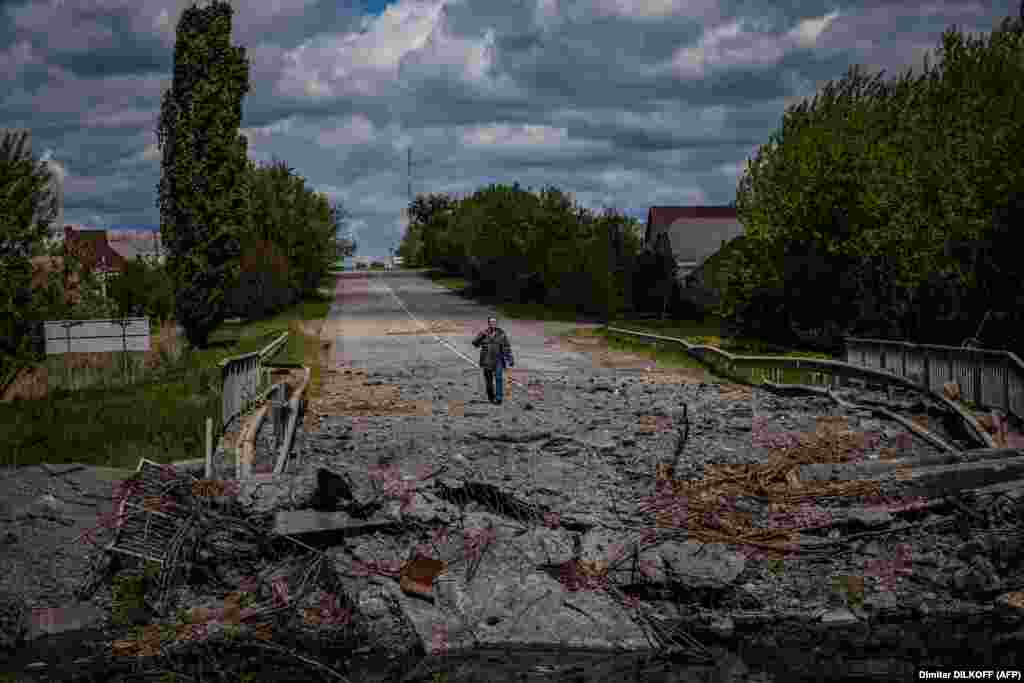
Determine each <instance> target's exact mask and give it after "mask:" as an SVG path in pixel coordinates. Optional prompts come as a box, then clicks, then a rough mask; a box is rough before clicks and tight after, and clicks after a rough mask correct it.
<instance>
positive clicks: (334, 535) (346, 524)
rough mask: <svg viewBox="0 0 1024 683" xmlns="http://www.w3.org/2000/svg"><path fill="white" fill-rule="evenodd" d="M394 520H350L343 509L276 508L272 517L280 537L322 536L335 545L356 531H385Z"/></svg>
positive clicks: (356, 532) (305, 539) (275, 530)
mask: <svg viewBox="0 0 1024 683" xmlns="http://www.w3.org/2000/svg"><path fill="white" fill-rule="evenodd" d="M395 523H396V520H394V519H384V518H381V519H375V520H362V519H353V518H352V517H351V516H350V515H349V514H347V513H345V512H320V511H318V510H279V511H278V512H277V513H276V514H275V516H274V533H275V534H278V535H281V536H285V535H287V536H298V537H302V538H303V540H304V541H305V542H309V540H310V539H308V538H305V537H306V536H307V535H315V536H323V540H324V541H327V542H332V544H337V543H340V542H341V539H343V538H347V537H350V536H357V535H360V534H369V533H376V532H378V531H388V530H390V529H392V528H393V527H394V526H395Z"/></svg>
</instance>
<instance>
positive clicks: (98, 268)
mask: <svg viewBox="0 0 1024 683" xmlns="http://www.w3.org/2000/svg"><path fill="white" fill-rule="evenodd" d="M64 249H65V250H69V249H70V250H74V253H75V254H76V255H77V256H78V258H79V259H81V261H82V265H83V266H84V267H85V269H86V270H91V271H93V272H95V273H97V274H98V275H106V274H108V273H113V272H119V271H123V270H124V268H125V266H126V265H128V260H127V259H126V258H125V257H124V256H122V255H121V254H119V253H118V252H117V251H115V250H114V248H113V247H111V246H110V242H109V241H108V240H107V231H106V230H75V229H73V228H72V227H71V226H70V225H65V226H64Z"/></svg>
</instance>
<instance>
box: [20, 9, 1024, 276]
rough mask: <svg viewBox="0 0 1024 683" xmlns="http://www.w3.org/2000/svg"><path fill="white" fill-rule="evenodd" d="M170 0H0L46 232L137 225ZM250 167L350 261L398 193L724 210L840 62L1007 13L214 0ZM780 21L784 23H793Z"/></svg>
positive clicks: (152, 172) (155, 175) (889, 51)
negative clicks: (340, 227)
mask: <svg viewBox="0 0 1024 683" xmlns="http://www.w3.org/2000/svg"><path fill="white" fill-rule="evenodd" d="M187 4H188V2H187V0H30V1H29V2H27V3H26V2H18V1H17V0H0V76H2V80H3V82H4V84H5V87H4V88H3V89H2V91H0V127H15V128H29V129H31V131H32V140H33V143H32V144H33V150H34V152H35V153H36V154H37V155H48V157H49V158H51V159H53V160H54V161H55V162H57V164H59V168H60V170H61V172H62V173H63V175H64V187H65V197H64V206H65V214H64V218H65V221H64V222H65V223H74V224H80V225H84V226H88V227H107V228H126V227H130V228H150V229H152V228H155V227H157V226H158V225H159V212H158V210H157V208H156V184H157V181H158V179H159V173H160V159H159V152H158V150H157V147H156V134H155V127H156V121H157V115H158V113H159V109H160V97H161V94H162V93H163V91H164V90H166V89H167V88H168V87H169V86H170V79H171V73H172V56H173V48H174V32H175V27H176V24H177V21H178V19H179V17H180V16H181V12H182V11H183V9H184V7H185V6H186V5H187ZM233 5H234V7H235V9H236V11H235V16H234V23H233V36H232V41H233V42H234V43H235V44H236V45H242V46H244V47H246V48H247V54H248V57H249V60H250V82H251V86H252V89H251V91H250V93H249V95H248V96H247V98H246V100H245V101H244V104H243V112H244V113H243V121H242V126H243V133H245V134H246V135H247V137H248V139H249V154H250V156H251V157H252V158H253V159H255V160H257V161H260V162H267V161H270V160H271V158H272V157H278V158H282V159H284V160H285V161H287V162H288V163H289V165H291V166H292V167H293V168H295V169H296V170H297V171H298V172H299V173H300V174H301V175H302V176H303V177H305V178H306V179H307V182H308V184H309V185H310V186H311V187H313V188H314V189H315V190H317V191H320V192H323V193H325V194H326V195H327V196H328V197H329V198H330V199H332V200H335V201H340V202H342V203H343V204H344V205H345V207H346V208H347V209H348V210H349V212H350V213H351V215H352V220H351V223H350V227H351V229H352V232H353V233H354V235H355V236H356V239H357V240H358V242H359V244H360V250H359V253H360V254H362V255H366V256H381V255H386V254H387V250H388V248H389V247H391V246H394V245H396V244H397V243H398V241H399V240H400V239H401V235H402V232H403V229H404V223H403V219H402V209H403V207H404V206H405V205H406V202H407V182H408V177H407V165H406V159H407V157H406V153H407V150H408V149H409V147H410V146H411V148H412V158H413V162H414V167H413V174H412V190H413V192H414V193H416V192H451V193H456V194H464V193H470V192H472V191H473V190H475V189H477V188H479V187H482V186H485V185H487V184H489V183H492V182H503V183H512V182H514V181H519V182H520V183H521V184H522V185H524V186H526V187H531V188H533V189H539V188H541V187H543V186H546V185H555V186H557V187H559V188H561V189H563V190H566V191H568V192H571V193H572V194H573V196H574V197H575V199H576V200H577V201H578V202H579V203H581V204H582V205H584V206H588V207H590V208H594V209H598V210H599V209H601V208H602V207H605V206H608V207H614V208H617V209H619V210H621V211H624V212H626V213H628V214H630V215H632V216H636V217H637V218H640V219H641V220H645V218H646V214H647V209H648V207H649V206H651V205H664V204H669V205H699V204H726V203H728V202H730V201H732V200H734V199H735V195H736V184H737V180H738V178H739V176H740V174H741V173H742V171H743V169H744V167H745V164H746V161H747V159H748V158H749V157H751V156H753V154H754V152H755V150H756V149H757V147H758V146H759V145H761V144H764V143H766V142H767V140H768V136H769V135H770V134H771V133H772V132H773V131H775V130H776V128H777V127H778V126H779V124H780V121H781V116H782V114H783V112H784V110H785V108H786V107H787V106H788V105H790V104H793V103H796V102H798V101H799V100H800V99H802V98H804V97H807V96H812V95H813V94H814V93H815V92H816V91H817V90H818V89H819V88H820V87H821V86H823V85H824V84H825V83H826V82H827V81H829V80H831V79H839V78H841V77H842V75H843V74H844V73H845V72H846V70H847V68H848V67H850V66H851V65H853V64H862V65H864V66H865V67H867V68H869V69H871V70H877V69H881V68H884V69H885V70H886V73H887V74H888V75H890V76H893V77H895V76H896V75H898V74H899V73H901V72H903V71H904V70H905V69H908V68H913V69H915V70H917V71H919V70H920V67H921V63H922V58H923V56H924V55H925V53H926V52H928V51H931V50H934V49H935V48H936V47H937V46H938V41H939V38H940V36H941V35H942V32H943V31H944V30H945V29H946V28H947V27H948V26H950V25H951V24H956V25H957V26H958V27H959V28H960V29H962V30H964V31H966V32H969V33H979V32H985V33H987V32H990V31H991V30H992V29H993V28H994V27H995V26H997V25H998V24H999V22H1000V21H1001V20H1002V19H1003V17H1005V16H1007V15H1016V13H1017V11H1018V6H1019V2H1018V0H1008V1H998V2H996V1H995V0H986V1H985V2H970V1H969V0H938V1H937V2H928V1H927V0H922V1H921V2H910V1H909V0H890V1H886V0H864V1H857V2H851V3H848V4H843V3H837V2H832V1H825V0H800V1H799V2H796V1H794V0H788V1H786V0H783V1H777V2H768V1H767V0H749V1H747V2H739V1H738V0H398V1H397V2H393V3H390V4H387V3H385V2H384V1H383V0H370V1H369V2H365V1H363V2H360V1H359V0H356V1H355V2H347V1H346V0H341V1H336V0H324V1H318V0H234V3H233ZM797 8H799V9H797Z"/></svg>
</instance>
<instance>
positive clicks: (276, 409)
mask: <svg viewBox="0 0 1024 683" xmlns="http://www.w3.org/2000/svg"><path fill="white" fill-rule="evenodd" d="M284 386H285V385H284V384H278V385H277V386H275V387H274V393H273V398H272V399H271V403H270V416H271V420H272V423H273V425H274V448H275V449H280V448H281V443H282V442H283V441H284V428H285V411H286V409H287V404H286V403H285V397H284Z"/></svg>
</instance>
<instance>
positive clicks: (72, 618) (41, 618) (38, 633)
mask: <svg viewBox="0 0 1024 683" xmlns="http://www.w3.org/2000/svg"><path fill="white" fill-rule="evenodd" d="M107 616H108V614H107V612H106V611H104V610H103V609H100V608H99V607H97V606H96V605H94V604H92V603H89V602H79V603H73V604H70V605H65V606H63V607H48V608H43V609H36V610H32V614H31V618H30V619H29V629H28V634H27V636H26V639H27V640H35V639H36V638H40V637H43V636H49V635H56V634H59V633H65V632H67V631H78V630H81V629H87V628H95V627H97V626H99V625H100V624H101V623H102V622H103V621H104V619H105V618H106V617H107Z"/></svg>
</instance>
